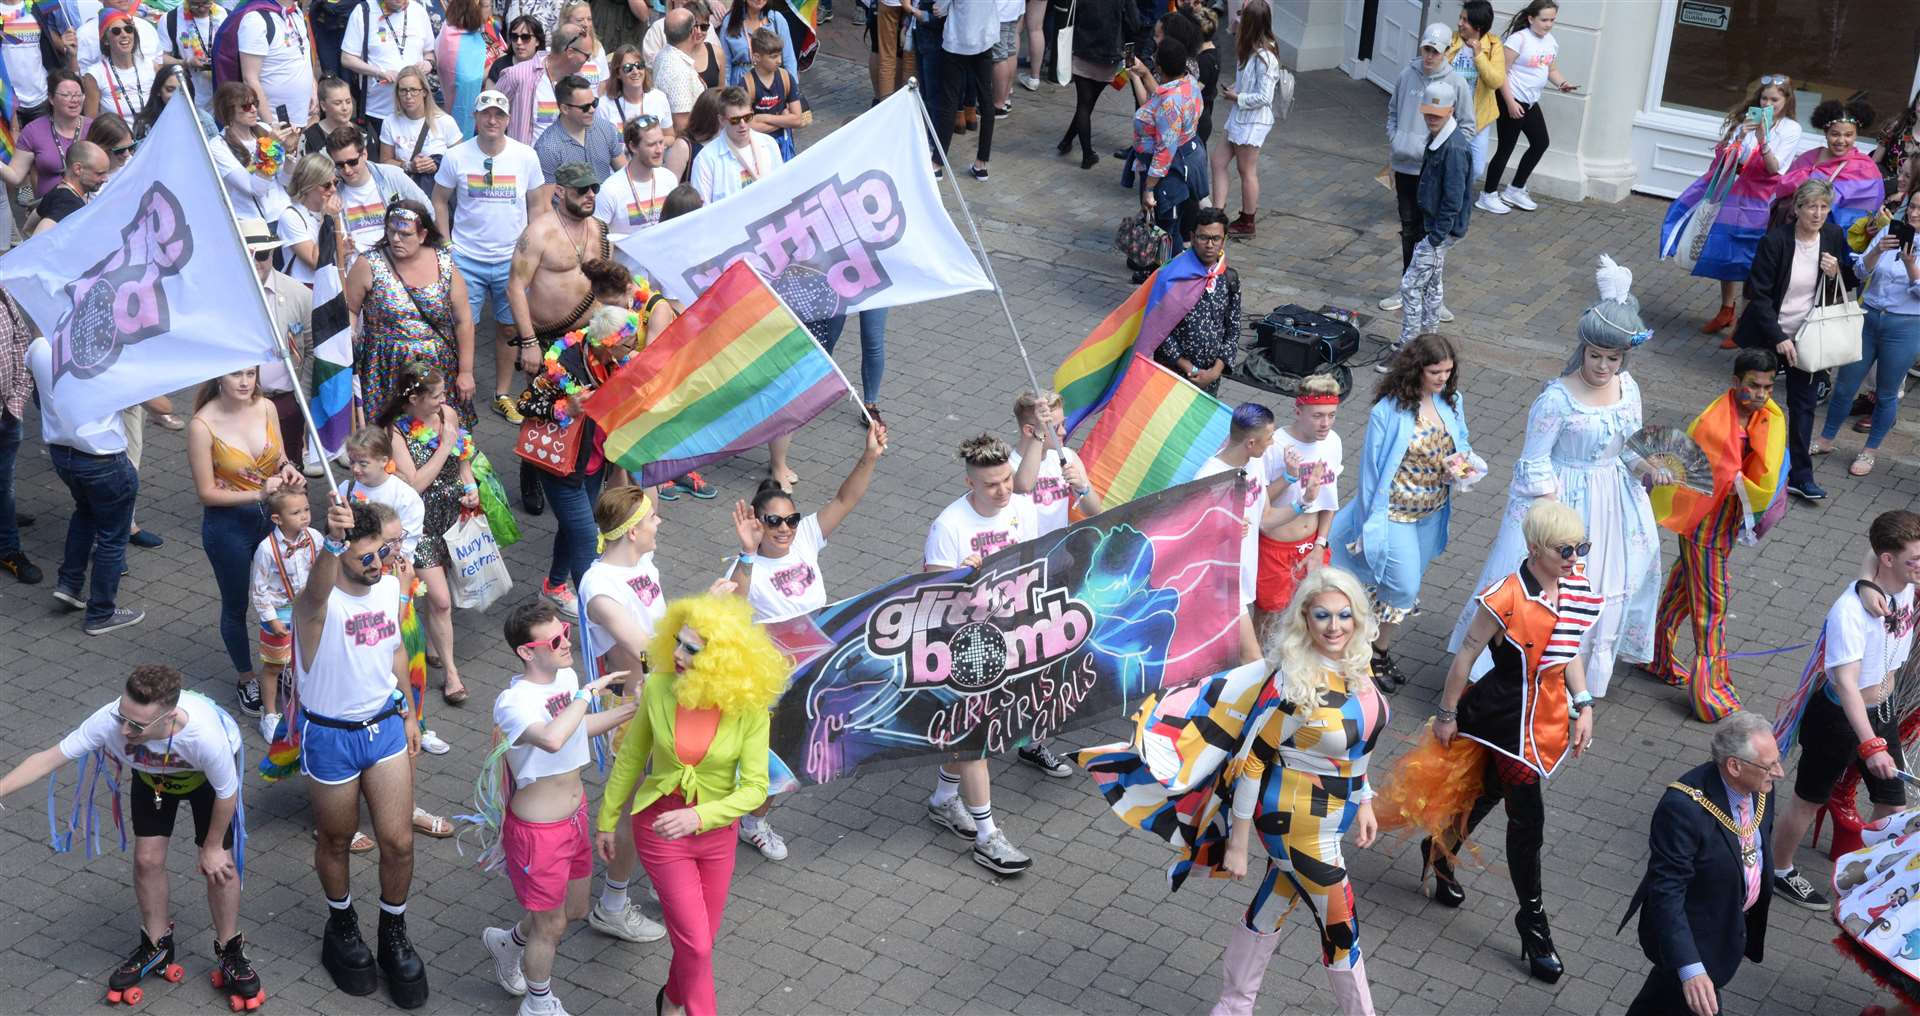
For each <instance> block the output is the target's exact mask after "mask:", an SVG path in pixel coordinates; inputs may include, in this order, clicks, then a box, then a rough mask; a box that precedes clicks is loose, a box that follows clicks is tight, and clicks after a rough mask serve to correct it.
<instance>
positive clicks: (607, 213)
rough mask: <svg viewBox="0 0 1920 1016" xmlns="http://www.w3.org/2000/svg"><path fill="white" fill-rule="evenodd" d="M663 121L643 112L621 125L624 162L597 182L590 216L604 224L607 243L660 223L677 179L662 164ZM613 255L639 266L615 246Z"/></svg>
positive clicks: (629, 265)
mask: <svg viewBox="0 0 1920 1016" xmlns="http://www.w3.org/2000/svg"><path fill="white" fill-rule="evenodd" d="M665 123H666V121H664V120H662V119H660V118H657V117H655V116H654V115H653V114H651V113H643V114H641V115H639V116H636V117H634V118H633V119H631V120H628V121H627V124H626V126H625V127H623V128H621V132H622V135H623V137H622V139H621V140H622V142H623V144H624V146H625V148H626V152H627V164H626V165H625V166H624V167H622V168H621V169H620V170H619V171H617V172H614V173H612V174H610V175H608V176H607V177H606V179H604V180H602V181H601V182H600V193H598V194H596V195H595V196H594V201H593V215H594V218H597V219H599V220H600V221H601V222H602V223H604V224H605V225H606V232H607V240H608V242H609V243H611V242H613V241H616V240H618V239H620V238H621V237H623V236H627V235H629V234H631V233H638V232H640V231H641V230H643V229H646V228H647V227H649V226H653V225H656V224H658V223H659V222H660V210H661V207H662V206H664V205H665V204H666V201H667V195H668V194H670V193H672V192H673V188H674V187H675V186H677V185H678V183H679V181H678V180H676V179H675V178H674V175H673V172H672V171H671V170H669V169H667V168H666V167H665V166H663V165H661V163H662V161H663V160H665V159H666V155H667V135H666V127H665V126H664V125H665ZM613 256H614V257H615V258H617V259H619V261H620V263H621V264H623V265H625V266H626V267H627V269H628V270H629V271H634V270H637V269H638V268H639V267H640V266H639V264H638V263H636V262H635V261H634V260H633V259H632V256H631V255H629V254H627V253H626V252H625V251H623V250H621V249H620V248H619V247H618V246H617V245H616V246H615V247H614V250H613Z"/></svg>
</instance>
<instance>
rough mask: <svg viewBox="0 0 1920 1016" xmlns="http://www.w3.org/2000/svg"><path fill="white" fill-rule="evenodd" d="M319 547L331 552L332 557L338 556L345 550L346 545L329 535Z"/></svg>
mask: <svg viewBox="0 0 1920 1016" xmlns="http://www.w3.org/2000/svg"><path fill="white" fill-rule="evenodd" d="M320 549H322V550H324V551H326V552H327V553H329V554H332V555H333V556H334V557H339V556H340V555H342V554H344V553H346V552H347V545H346V544H345V543H342V542H341V541H339V540H336V539H334V538H333V537H331V536H329V537H327V538H326V540H325V541H324V542H323V543H321V544H320Z"/></svg>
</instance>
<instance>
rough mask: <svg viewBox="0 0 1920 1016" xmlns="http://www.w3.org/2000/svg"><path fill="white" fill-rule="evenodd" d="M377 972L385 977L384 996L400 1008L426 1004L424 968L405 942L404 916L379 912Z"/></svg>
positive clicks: (411, 948)
mask: <svg viewBox="0 0 1920 1016" xmlns="http://www.w3.org/2000/svg"><path fill="white" fill-rule="evenodd" d="M380 972H381V973H382V974H384V975H386V978H387V994H389V995H392V996H393V1004H394V1005H396V1006H399V1007H400V1008H402V1009H418V1008H420V1007H421V1006H423V1005H426V1004H427V965H426V964H425V963H423V962H421V960H420V954H419V953H416V952H414V951H413V943H412V942H410V941H408V940H407V918H406V915H405V914H389V913H387V912H386V911H385V910H382V911H380Z"/></svg>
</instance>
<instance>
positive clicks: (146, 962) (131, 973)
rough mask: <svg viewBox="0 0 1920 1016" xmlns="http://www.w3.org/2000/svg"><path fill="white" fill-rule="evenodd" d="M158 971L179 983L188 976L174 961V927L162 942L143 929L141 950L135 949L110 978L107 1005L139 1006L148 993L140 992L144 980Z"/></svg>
mask: <svg viewBox="0 0 1920 1016" xmlns="http://www.w3.org/2000/svg"><path fill="white" fill-rule="evenodd" d="M156 970H158V971H159V972H160V976H161V977H164V978H166V979H167V980H169V981H172V982H174V983H175V984H178V983H180V979H181V978H183V977H185V976H186V975H187V973H186V971H184V970H182V969H180V964H178V963H175V962H174V961H173V925H171V924H169V925H167V933H166V934H165V935H162V936H160V941H158V942H155V941H154V940H152V939H150V938H148V937H147V931H146V929H145V928H142V929H140V947H139V948H138V949H135V950H134V951H133V952H132V953H131V954H130V955H128V956H127V958H126V960H125V961H124V962H122V963H121V964H120V965H119V966H118V967H115V968H114V971H113V973H111V974H108V975H107V1002H108V1004H110V1005H111V1004H115V1003H119V1002H125V1003H126V1004H128V1005H139V1004H140V999H141V998H143V997H145V995H146V992H144V991H142V990H141V989H140V980H141V978H143V977H146V976H147V975H148V974H151V973H153V972H154V971H156Z"/></svg>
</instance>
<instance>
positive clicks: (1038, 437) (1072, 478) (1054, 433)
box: [1012, 389, 1101, 536]
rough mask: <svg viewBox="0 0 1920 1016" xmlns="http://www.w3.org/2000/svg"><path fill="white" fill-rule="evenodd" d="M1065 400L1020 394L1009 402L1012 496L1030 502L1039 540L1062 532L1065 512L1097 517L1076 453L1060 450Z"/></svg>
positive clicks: (1049, 394)
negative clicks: (1014, 436) (1015, 432)
mask: <svg viewBox="0 0 1920 1016" xmlns="http://www.w3.org/2000/svg"><path fill="white" fill-rule="evenodd" d="M1065 407H1066V400H1065V399H1063V398H1062V397H1061V395H1060V393H1059V392H1051V391H1049V392H1036V391H1033V390H1031V389H1029V390H1027V391H1023V392H1021V393H1020V394H1019V395H1018V396H1016V397H1015V398H1014V400H1013V422H1014V425H1015V426H1017V427H1019V428H1020V444H1019V447H1017V448H1015V449H1014V452H1013V459H1012V462H1013V490H1014V493H1016V494H1025V495H1027V496H1029V497H1031V498H1033V507H1034V511H1035V512H1036V513H1037V514H1038V515H1039V519H1040V529H1039V531H1038V532H1037V533H1035V534H1034V535H1036V536H1045V535H1046V534H1048V533H1052V532H1057V531H1059V530H1062V529H1065V528H1067V523H1068V522H1070V521H1072V520H1071V518H1070V510H1071V509H1074V508H1078V509H1079V510H1080V511H1081V512H1082V513H1083V514H1085V515H1098V514H1100V511H1101V504H1100V495H1099V494H1096V493H1094V490H1093V488H1092V487H1091V486H1089V485H1088V484H1087V467H1086V464H1085V463H1083V462H1081V461H1080V453H1079V452H1076V451H1074V450H1073V449H1072V448H1069V447H1067V445H1066V433H1065V420H1066V408H1065Z"/></svg>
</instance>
